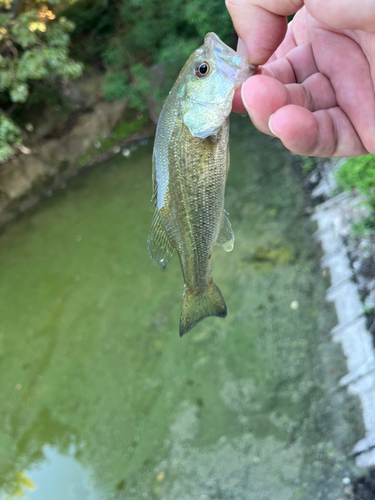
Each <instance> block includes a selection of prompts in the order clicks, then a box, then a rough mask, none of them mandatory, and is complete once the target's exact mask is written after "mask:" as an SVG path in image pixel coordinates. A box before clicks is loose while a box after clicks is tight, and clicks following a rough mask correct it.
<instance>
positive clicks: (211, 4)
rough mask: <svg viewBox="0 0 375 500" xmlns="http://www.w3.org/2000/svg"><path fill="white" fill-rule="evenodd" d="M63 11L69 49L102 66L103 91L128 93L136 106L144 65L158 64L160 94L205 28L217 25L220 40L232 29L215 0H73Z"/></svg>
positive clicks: (111, 95)
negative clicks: (70, 27)
mask: <svg viewBox="0 0 375 500" xmlns="http://www.w3.org/2000/svg"><path fill="white" fill-rule="evenodd" d="M64 15H66V16H67V17H68V18H69V19H72V20H73V21H74V22H75V25H76V28H75V31H74V33H73V47H72V51H73V53H74V55H75V56H76V57H78V58H79V59H81V60H83V61H84V62H85V64H87V65H90V66H97V67H98V68H99V69H100V70H102V71H104V72H105V78H104V93H105V95H106V97H107V98H108V99H110V100H112V99H119V98H122V97H129V99H130V103H131V105H132V107H133V108H134V109H137V110H140V111H144V110H145V102H146V97H147V96H148V95H149V93H150V73H149V71H148V68H149V67H150V66H152V65H153V64H155V63H160V64H163V66H164V68H165V72H166V82H165V89H164V94H165V95H166V93H167V91H168V90H169V89H170V87H171V85H172V82H173V80H174V78H175V77H176V74H177V73H178V71H179V70H180V69H181V66H182V64H183V63H184V62H185V61H186V59H187V58H188V57H189V56H190V54H191V53H192V52H193V51H194V50H195V49H196V48H197V47H198V46H199V45H201V44H202V42H203V37H204V36H205V34H206V33H207V32H209V31H217V33H218V34H219V35H220V37H221V38H223V39H224V41H226V42H230V40H229V36H230V34H232V33H233V26H232V23H231V20H230V17H229V14H228V12H227V11H226V9H225V7H224V5H223V3H222V1H221V0H208V1H207V0H190V1H188V0H156V1H155V0H143V1H142V2H140V1H139V0H118V1H113V2H109V3H108V5H107V6H105V5H104V4H103V1H102V0H94V1H93V0H79V1H77V2H75V3H74V4H73V5H71V6H70V7H69V8H68V9H66V10H65V12H64ZM83 42H84V43H83ZM82 47H84V50H85V52H84V53H83V52H82ZM87 48H88V49H87Z"/></svg>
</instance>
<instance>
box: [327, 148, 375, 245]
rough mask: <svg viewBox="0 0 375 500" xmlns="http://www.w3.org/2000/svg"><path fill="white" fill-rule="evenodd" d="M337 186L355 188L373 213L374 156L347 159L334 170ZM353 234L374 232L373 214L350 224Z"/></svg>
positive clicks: (374, 199) (374, 190) (374, 186)
mask: <svg viewBox="0 0 375 500" xmlns="http://www.w3.org/2000/svg"><path fill="white" fill-rule="evenodd" d="M336 179H337V183H338V185H339V187H341V188H342V189H344V190H346V191H348V190H350V189H357V190H358V191H359V192H360V193H361V194H363V195H364V196H365V197H366V201H367V204H368V205H369V207H370V209H371V211H372V213H373V214H374V213H375V156H374V155H366V156H359V157H357V158H350V159H349V160H347V161H346V162H345V163H344V164H343V165H341V167H340V168H339V169H338V170H337V172H336ZM351 231H352V234H353V235H354V236H367V235H369V234H374V232H375V216H374V215H369V216H366V217H364V218H362V219H361V220H360V221H359V222H356V223H354V224H352V228H351Z"/></svg>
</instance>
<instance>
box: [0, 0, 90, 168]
mask: <svg viewBox="0 0 375 500" xmlns="http://www.w3.org/2000/svg"><path fill="white" fill-rule="evenodd" d="M58 1H59V0H50V2H49V4H57V3H58ZM49 4H47V3H44V2H38V1H36V3H35V4H34V3H32V2H29V3H26V7H25V8H26V10H24V11H22V10H21V11H20V12H18V9H19V8H20V5H19V2H18V1H15V2H12V0H2V1H1V2H0V7H3V9H2V10H3V12H0V92H2V93H5V94H6V97H7V99H8V103H10V104H12V103H14V104H17V103H25V102H26V101H27V99H28V97H29V90H30V83H31V82H32V81H35V80H43V81H45V82H47V83H48V84H50V85H53V84H54V81H55V79H56V78H57V77H60V78H77V77H78V76H80V75H81V73H82V67H83V66H82V64H81V63H79V62H75V61H73V60H72V59H71V58H70V57H69V53H68V45H69V42H70V36H69V33H70V32H71V31H72V30H73V29H74V23H72V22H71V21H69V20H68V19H67V18H66V17H64V16H61V17H59V18H57V17H56V14H55V13H54V11H53V10H52V5H49ZM12 8H13V11H12ZM15 8H17V10H15ZM4 11H5V12H4ZM3 101H4V98H3ZM14 104H13V105H11V106H9V107H8V110H7V111H5V110H3V111H0V162H4V161H5V160H7V159H8V158H9V157H10V156H11V155H12V154H13V152H14V146H15V145H17V144H20V143H21V130H20V129H19V127H18V126H17V125H16V124H15V123H14V122H13V121H12V120H11V119H10V118H9V117H8V116H7V115H9V114H11V112H12V111H13V110H14V107H15V106H14Z"/></svg>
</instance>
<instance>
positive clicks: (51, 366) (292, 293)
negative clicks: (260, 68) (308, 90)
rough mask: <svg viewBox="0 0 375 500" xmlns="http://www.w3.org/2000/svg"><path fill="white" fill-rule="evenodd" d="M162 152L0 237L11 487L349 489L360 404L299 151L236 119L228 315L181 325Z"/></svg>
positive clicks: (113, 495)
mask: <svg viewBox="0 0 375 500" xmlns="http://www.w3.org/2000/svg"><path fill="white" fill-rule="evenodd" d="M151 152H152V145H151V144H149V145H147V146H142V147H140V148H138V149H137V151H135V152H133V153H132V155H131V157H130V158H126V159H125V158H123V157H122V156H119V157H117V158H115V159H114V160H112V161H111V162H109V163H107V164H105V165H102V166H100V168H97V169H95V170H92V171H91V172H90V173H89V174H87V175H85V176H82V177H80V178H79V179H77V180H76V181H75V182H73V183H72V184H70V186H69V188H68V189H66V190H65V192H63V193H60V194H57V195H54V196H53V197H51V198H50V199H48V200H46V201H45V202H43V203H41V204H40V205H39V206H38V207H37V208H36V209H34V210H33V211H31V212H29V213H28V214H26V215H25V216H23V217H20V218H18V219H17V220H16V221H14V222H13V223H12V224H10V225H8V226H7V227H6V229H5V231H4V234H2V236H1V238H0V277H1V278H0V318H1V322H0V402H1V403H0V499H1V500H3V499H7V500H9V499H11V498H16V494H17V493H18V494H19V495H21V498H26V497H27V498H29V499H30V500H68V499H69V500H70V499H72V500H86V499H87V500H102V499H106V500H108V499H114V500H122V499H128V498H134V499H139V500H142V499H144V498H149V499H162V500H196V499H200V500H208V499H213V500H216V499H231V500H247V499H249V500H269V499H277V500H289V499H306V500H314V499H323V500H328V499H336V500H338V499H339V498H344V493H343V488H344V485H343V483H342V479H343V478H344V477H345V476H347V475H350V474H351V472H352V471H353V470H354V469H353V467H354V466H353V463H352V460H351V459H349V458H346V457H347V454H348V452H349V451H350V449H351V447H352V445H353V444H354V443H355V442H356V440H358V439H359V438H360V437H362V429H361V417H360V412H359V409H358V402H357V400H355V399H352V398H349V397H348V396H347V394H346V393H345V392H344V391H341V390H337V381H338V379H339V378H340V377H341V376H342V375H344V374H345V363H344V360H343V356H342V354H341V352H340V349H339V347H338V346H337V345H333V344H331V343H330V336H329V331H330V329H331V328H332V327H333V326H334V325H335V322H336V318H335V315H334V312H333V310H332V308H331V306H330V305H328V304H326V303H325V301H324V294H325V290H326V288H327V286H328V284H329V283H328V282H327V278H324V277H323V276H322V270H321V269H320V266H319V258H320V250H319V248H318V247H317V246H316V244H315V243H314V240H313V237H312V234H313V231H314V230H315V228H314V226H313V225H312V223H311V222H310V221H309V219H308V218H307V217H305V216H303V215H301V211H300V210H299V208H300V207H301V206H302V204H303V194H302V191H301V187H300V186H301V184H300V179H299V178H298V176H297V174H296V173H293V171H292V168H291V166H290V165H289V156H288V154H287V153H286V152H285V150H283V149H282V147H281V146H280V144H279V143H278V142H275V141H273V140H270V139H269V138H267V137H265V136H262V135H260V134H258V133H256V132H255V131H254V130H253V129H252V128H251V127H250V125H249V124H248V123H247V120H244V119H241V118H240V117H238V118H237V119H236V120H234V123H233V127H232V142H231V163H232V166H231V170H230V173H229V179H228V184H227V194H226V209H227V211H228V212H229V213H230V215H229V218H230V220H231V222H232V226H233V229H234V232H235V235H236V242H235V249H234V251H233V252H232V253H230V254H227V253H225V252H224V251H223V250H222V249H221V248H215V251H214V254H213V257H212V264H213V277H214V279H215V282H216V283H217V284H218V286H219V287H220V289H221V291H222V293H223V296H224V297H225V299H226V303H227V306H228V317H227V319H226V320H222V319H219V318H209V319H207V320H205V321H204V322H202V323H200V324H199V325H198V326H197V327H196V328H195V329H194V330H192V332H190V333H189V334H188V335H186V336H185V337H183V338H182V339H180V338H179V335H178V322H179V314H180V304H181V295H182V287H183V283H182V276H181V271H180V268H179V262H178V259H177V257H176V256H174V257H173V259H172V260H171V262H170V263H169V264H168V268H167V270H166V271H164V272H163V271H162V270H161V269H160V268H159V267H158V266H156V265H155V264H153V263H152V262H151V261H150V260H149V258H148V255H147V250H146V239H147V232H148V228H149V225H150V221H151V217H152V213H153V207H152V205H151V203H150V197H151V179H150V176H151ZM35 488H36V489H35ZM22 492H23V493H22ZM17 498H18V497H17ZM345 498H347V497H345Z"/></svg>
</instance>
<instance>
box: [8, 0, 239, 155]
mask: <svg viewBox="0 0 375 500" xmlns="http://www.w3.org/2000/svg"><path fill="white" fill-rule="evenodd" d="M209 31H216V32H217V33H218V34H219V35H220V37H221V38H223V39H224V41H226V42H227V43H230V42H231V41H232V42H235V41H236V40H235V38H233V39H232V40H231V39H230V36H231V35H232V34H233V26H232V23H231V20H230V17H229V14H228V12H227V10H226V9H225V6H224V5H223V3H222V1H221V0H191V1H188V0H156V1H154V0H143V1H142V2H141V1H140V0H107V1H103V0H49V1H48V0H0V92H1V95H0V106H1V109H2V111H0V113H1V115H0V162H3V161H5V160H7V159H8V158H9V157H11V156H12V154H13V153H14V148H15V147H16V146H17V144H20V143H21V142H22V133H21V129H20V126H21V125H22V124H24V123H25V122H26V114H27V113H29V112H30V108H31V112H32V110H33V109H34V110H37V111H36V112H37V113H38V114H40V107H41V106H51V105H55V107H60V108H61V103H62V101H63V97H62V94H61V92H60V88H61V83H63V82H64V81H66V79H70V78H77V77H78V76H80V75H81V73H82V69H83V66H85V68H86V70H87V71H93V72H96V73H97V72H99V73H102V74H104V78H103V82H104V83H103V91H104V95H105V97H106V98H107V99H109V100H116V99H122V98H124V97H127V98H128V99H129V103H130V107H131V108H132V109H133V110H136V111H141V112H145V111H146V109H147V98H148V97H150V95H151V96H152V95H153V97H157V98H160V99H164V98H165V96H166V94H167V92H168V90H169V89H170V87H171V85H172V83H173V80H174V79H175V77H176V74H177V73H178V71H179V70H180V69H181V66H182V64H183V63H184V61H185V60H186V59H187V58H188V56H189V55H190V54H191V53H192V52H193V50H195V49H196V48H197V47H198V46H199V45H201V44H202V42H203V37H204V35H205V34H206V33H207V32H209ZM71 37H72V43H71V44H70V38H71ZM69 44H70V47H69V48H70V51H71V54H72V57H73V59H71V58H70V57H69V52H68V46H69ZM232 45H233V44H232ZM76 61H80V62H76ZM154 64H159V65H162V67H163V73H165V78H164V82H162V83H163V85H164V86H163V88H162V89H160V86H161V82H159V83H158V85H155V84H153V83H152V82H151V73H150V67H152V66H153V65H154ZM51 89H52V92H51ZM63 107H64V106H63ZM34 113H35V112H34Z"/></svg>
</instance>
